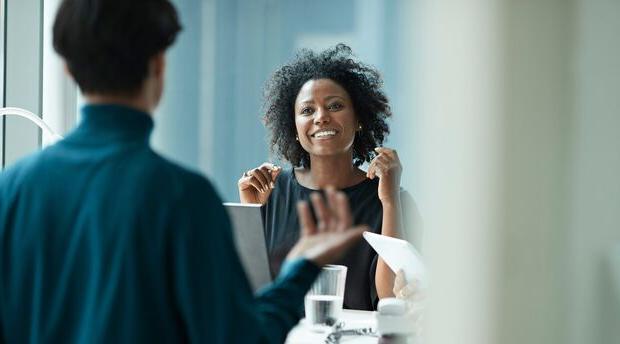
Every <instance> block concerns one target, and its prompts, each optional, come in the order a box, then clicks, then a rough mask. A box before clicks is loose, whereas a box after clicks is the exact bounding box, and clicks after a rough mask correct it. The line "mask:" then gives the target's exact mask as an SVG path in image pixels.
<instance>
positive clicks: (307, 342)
mask: <svg viewBox="0 0 620 344" xmlns="http://www.w3.org/2000/svg"><path fill="white" fill-rule="evenodd" d="M341 320H342V321H344V329H345V330H346V329H357V328H365V327H371V328H372V329H374V330H376V328H377V326H376V324H377V323H376V321H375V315H374V312H369V311H355V310H346V309H345V310H343V311H342V319H341ZM328 334H329V333H328V332H316V331H313V330H312V329H311V328H310V327H308V326H307V325H306V321H305V319H302V320H301V321H300V322H299V324H297V326H295V327H294V328H293V329H292V330H291V332H290V333H289V335H288V337H287V338H286V344H317V343H325V338H327V336H328ZM377 341H378V338H377V337H372V336H343V337H342V338H341V339H340V343H353V344H371V343H372V344H376V343H377Z"/></svg>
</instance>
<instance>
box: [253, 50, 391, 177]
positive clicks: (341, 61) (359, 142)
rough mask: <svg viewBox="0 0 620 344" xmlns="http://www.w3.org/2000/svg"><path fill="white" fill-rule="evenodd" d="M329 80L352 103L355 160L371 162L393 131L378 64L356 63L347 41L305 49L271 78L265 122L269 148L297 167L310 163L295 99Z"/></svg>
mask: <svg viewBox="0 0 620 344" xmlns="http://www.w3.org/2000/svg"><path fill="white" fill-rule="evenodd" d="M317 79H330V80H333V81H334V82H336V83H337V84H339V85H340V86H342V87H343V88H344V89H345V90H346V91H347V93H349V96H350V97H351V101H352V102H353V109H354V110H355V115H356V117H357V120H358V121H359V123H360V124H361V125H362V130H361V131H359V132H357V134H356V135H355V141H354V142H353V164H355V165H356V166H359V165H361V164H363V163H364V162H365V161H370V160H371V159H372V158H373V157H374V156H375V153H374V148H375V147H377V146H379V145H381V144H382V143H383V140H384V139H385V136H386V135H387V134H388V133H389V128H388V125H387V123H386V119H387V118H388V117H389V116H391V115H392V111H391V109H390V105H389V103H388V99H387V97H386V95H385V93H384V92H383V90H382V86H383V81H382V79H381V76H380V75H379V72H377V71H376V70H375V69H374V68H372V67H370V66H368V65H365V64H363V63H361V62H358V61H356V60H355V59H354V58H353V56H352V52H351V48H349V47H348V46H346V45H344V44H338V45H337V46H335V47H333V48H330V49H327V50H325V51H323V52H320V53H315V52H313V51H311V50H307V49H303V50H301V51H299V52H298V53H297V55H296V57H295V59H293V61H291V62H290V63H287V64H285V65H283V66H282V67H280V68H279V69H278V70H276V71H275V73H274V74H273V75H272V77H271V79H270V80H268V81H267V84H266V86H265V94H264V97H265V99H264V109H263V111H264V114H265V115H264V118H263V119H264V121H265V125H266V126H267V128H268V129H269V131H270V136H271V150H272V151H273V152H274V153H275V154H276V155H278V156H279V157H282V158H284V159H286V160H287V161H289V162H290V163H291V164H292V165H293V166H303V167H306V168H308V167H310V156H309V155H308V152H306V151H305V150H304V149H303V147H302V146H301V144H300V143H299V142H298V141H297V140H296V139H295V135H296V128H295V99H296V98H297V94H298V93H299V91H300V90H301V87H302V86H303V85H304V84H305V83H306V82H307V81H308V80H317Z"/></svg>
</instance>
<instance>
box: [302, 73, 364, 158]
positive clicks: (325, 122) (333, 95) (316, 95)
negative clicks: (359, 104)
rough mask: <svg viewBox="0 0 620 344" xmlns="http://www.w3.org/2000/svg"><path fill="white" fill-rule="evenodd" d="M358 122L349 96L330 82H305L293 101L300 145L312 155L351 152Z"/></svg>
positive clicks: (322, 80)
mask: <svg viewBox="0 0 620 344" xmlns="http://www.w3.org/2000/svg"><path fill="white" fill-rule="evenodd" d="M358 126H359V125H358V121H357V118H356V116H355V111H354V109H353V102H352V101H351V97H350V96H349V93H348V92H347V91H346V90H345V89H344V88H343V87H342V86H340V85H339V84H337V83H336V82H335V81H333V80H331V79H317V80H308V81H307V82H306V83H305V84H304V85H303V86H302V87H301V89H300V90H299V93H298V94H297V98H296V99H295V127H296V129H297V136H298V138H299V143H300V144H301V146H302V147H303V149H304V150H305V151H306V152H308V154H310V155H311V156H313V155H314V156H326V155H336V154H343V153H347V152H350V151H351V147H352V146H353V140H354V139H355V131H356V130H357V129H358Z"/></svg>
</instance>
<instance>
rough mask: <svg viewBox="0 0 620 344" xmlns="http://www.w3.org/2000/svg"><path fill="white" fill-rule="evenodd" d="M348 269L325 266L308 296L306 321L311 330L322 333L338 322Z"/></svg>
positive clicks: (341, 266) (338, 266)
mask: <svg viewBox="0 0 620 344" xmlns="http://www.w3.org/2000/svg"><path fill="white" fill-rule="evenodd" d="M346 280H347V267H346V266H343V265H325V266H324V267H323V268H322V269H321V273H320V274H319V276H318V277H317V279H316V281H315V282H314V284H313V285H312V287H311V288H310V290H309V291H308V293H307V294H306V298H305V302H304V305H305V311H306V320H307V322H308V324H309V325H310V326H311V328H313V329H315V330H319V331H322V330H324V329H326V328H330V327H332V326H333V325H335V324H336V323H337V322H338V319H339V318H340V315H341V313H342V301H343V299H344V286H345V282H346Z"/></svg>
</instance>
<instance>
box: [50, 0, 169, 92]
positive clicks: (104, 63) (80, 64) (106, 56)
mask: <svg viewBox="0 0 620 344" xmlns="http://www.w3.org/2000/svg"><path fill="white" fill-rule="evenodd" d="M180 30H181V26H180V24H179V21H178V16H177V12H176V10H175V8H174V6H173V5H172V4H171V3H170V2H169V1H167V0H65V1H63V2H62V4H61V5H60V8H59V10H58V13H57V15H56V20H55V22H54V49H56V52H58V54H60V55H61V56H62V57H63V58H64V59H65V61H66V62H67V66H68V68H69V71H70V72H71V74H72V75H73V77H74V78H75V80H76V82H77V84H78V86H79V87H80V89H81V90H82V92H84V93H100V94H133V93H135V92H137V91H139V89H140V87H141V86H142V83H143V81H144V79H145V78H146V76H147V74H148V63H149V60H150V59H151V58H152V57H153V56H155V55H156V54H157V53H159V52H162V51H164V50H165V49H166V48H168V47H169V46H170V45H171V44H172V43H173V42H174V40H175V38H176V35H177V33H178V32H179V31H180Z"/></svg>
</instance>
